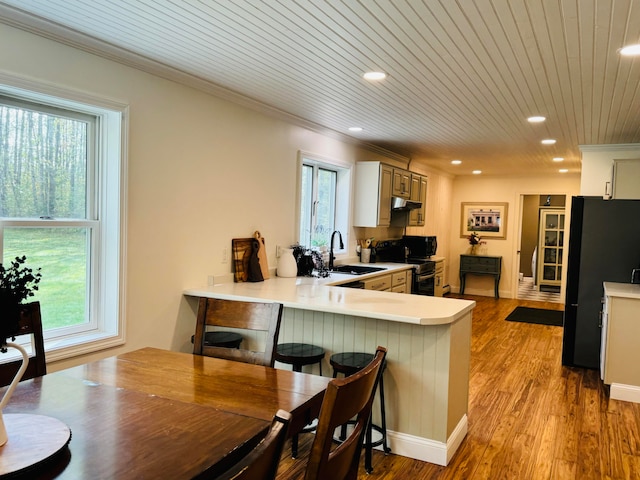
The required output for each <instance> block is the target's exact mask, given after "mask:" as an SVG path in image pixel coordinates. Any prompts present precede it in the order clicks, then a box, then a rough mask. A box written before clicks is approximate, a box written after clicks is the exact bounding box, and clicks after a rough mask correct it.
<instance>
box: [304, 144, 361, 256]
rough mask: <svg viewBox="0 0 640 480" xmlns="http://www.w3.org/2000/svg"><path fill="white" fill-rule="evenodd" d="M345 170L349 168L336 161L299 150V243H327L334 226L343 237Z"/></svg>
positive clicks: (347, 180) (346, 195)
mask: <svg viewBox="0 0 640 480" xmlns="http://www.w3.org/2000/svg"><path fill="white" fill-rule="evenodd" d="M349 174H350V169H349V168H348V167H347V166H346V165H343V164H341V163H339V162H336V161H333V160H329V159H326V158H320V157H318V156H315V155H311V154H304V153H301V154H300V209H299V212H300V217H299V232H298V233H299V235H298V242H299V243H300V245H304V246H306V247H308V248H317V247H328V246H329V242H330V239H331V233H332V232H333V231H334V230H339V231H341V233H342V235H343V238H344V240H345V241H346V235H347V224H348V205H349V201H348V198H349V184H350V176H349ZM337 247H338V245H337V241H336V248H337Z"/></svg>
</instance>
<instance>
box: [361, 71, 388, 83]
mask: <svg viewBox="0 0 640 480" xmlns="http://www.w3.org/2000/svg"><path fill="white" fill-rule="evenodd" d="M362 77H363V78H364V79H365V80H369V81H372V82H376V81H378V80H384V79H385V78H387V74H386V73H384V72H367V73H365V74H364V75H362Z"/></svg>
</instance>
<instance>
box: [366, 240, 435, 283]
mask: <svg viewBox="0 0 640 480" xmlns="http://www.w3.org/2000/svg"><path fill="white" fill-rule="evenodd" d="M376 261H377V262H393V263H408V264H411V265H412V266H413V281H412V283H411V293H413V294H416V295H430V296H433V295H434V292H435V273H436V262H434V261H433V260H430V259H429V258H428V257H424V256H417V255H411V251H410V249H409V247H408V246H407V242H405V240H385V241H382V242H378V245H377V246H376Z"/></svg>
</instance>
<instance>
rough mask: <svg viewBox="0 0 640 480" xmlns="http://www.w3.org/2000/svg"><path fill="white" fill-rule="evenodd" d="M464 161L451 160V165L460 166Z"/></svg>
mask: <svg viewBox="0 0 640 480" xmlns="http://www.w3.org/2000/svg"><path fill="white" fill-rule="evenodd" d="M461 163H462V160H451V165H460V164H461Z"/></svg>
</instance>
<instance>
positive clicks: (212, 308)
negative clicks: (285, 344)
mask: <svg viewBox="0 0 640 480" xmlns="http://www.w3.org/2000/svg"><path fill="white" fill-rule="evenodd" d="M281 320H282V304H280V303H260V302H242V301H236V300H221V299H217V298H201V299H200V304H199V306H198V318H197V321H196V334H195V337H194V339H193V353H194V354H196V355H206V356H209V357H218V358H226V359H228V360H237V361H240V362H245V363H255V364H257V365H266V366H269V367H273V364H274V362H275V352H276V344H277V340H278V332H279V331H280V322H281ZM208 326H213V327H225V328H236V329H243V330H254V331H262V332H265V340H264V351H253V350H248V349H242V345H241V348H239V349H236V348H226V347H219V346H211V345H207V344H205V333H206V331H207V327H208Z"/></svg>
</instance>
